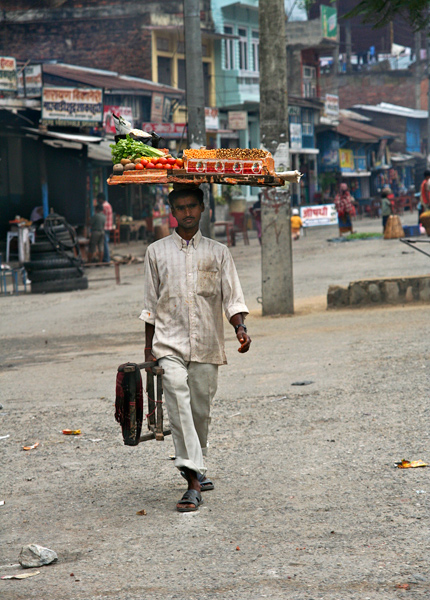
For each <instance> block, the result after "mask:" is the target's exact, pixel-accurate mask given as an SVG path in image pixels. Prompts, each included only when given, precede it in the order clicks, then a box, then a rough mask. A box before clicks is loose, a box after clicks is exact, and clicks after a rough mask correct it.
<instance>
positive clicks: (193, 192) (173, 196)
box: [169, 187, 204, 208]
mask: <svg viewBox="0 0 430 600" xmlns="http://www.w3.org/2000/svg"><path fill="white" fill-rule="evenodd" d="M190 196H191V197H192V198H195V199H196V200H198V201H199V202H200V204H204V201H203V191H202V190H201V189H200V188H198V187H192V188H182V189H180V190H173V192H170V194H169V204H170V206H171V207H172V208H174V203H175V200H179V198H189V197H190Z"/></svg>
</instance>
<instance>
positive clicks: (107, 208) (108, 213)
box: [97, 192, 114, 262]
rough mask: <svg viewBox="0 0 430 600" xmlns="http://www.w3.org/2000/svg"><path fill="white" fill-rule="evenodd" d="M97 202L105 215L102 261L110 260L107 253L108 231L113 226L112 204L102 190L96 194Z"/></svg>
mask: <svg viewBox="0 0 430 600" xmlns="http://www.w3.org/2000/svg"><path fill="white" fill-rule="evenodd" d="M97 204H101V206H102V208H103V214H104V216H105V217H106V222H105V232H104V235H105V238H104V248H103V262H110V254H109V240H110V232H111V230H112V229H113V228H114V227H113V211H112V206H111V205H110V204H109V202H108V201H107V200H106V196H105V195H104V194H103V192H100V193H98V194H97Z"/></svg>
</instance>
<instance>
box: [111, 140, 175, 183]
mask: <svg viewBox="0 0 430 600" xmlns="http://www.w3.org/2000/svg"><path fill="white" fill-rule="evenodd" d="M110 147H111V148H112V161H113V162H114V166H113V173H114V175H122V173H123V172H124V171H135V170H136V171H142V170H144V169H149V170H151V169H165V170H169V169H181V168H183V164H184V163H183V161H182V160H180V159H176V158H174V157H173V156H171V155H170V154H169V153H168V150H166V149H164V150H163V149H158V148H152V147H151V146H147V145H146V144H144V143H143V142H139V141H136V140H133V139H132V138H131V137H130V136H129V135H127V137H126V138H125V139H122V140H118V142H117V143H116V144H111V146H110Z"/></svg>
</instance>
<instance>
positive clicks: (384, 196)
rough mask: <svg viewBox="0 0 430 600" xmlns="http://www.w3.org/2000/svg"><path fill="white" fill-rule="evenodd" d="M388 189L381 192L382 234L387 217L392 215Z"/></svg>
mask: <svg viewBox="0 0 430 600" xmlns="http://www.w3.org/2000/svg"><path fill="white" fill-rule="evenodd" d="M390 192H391V190H390V189H386V188H384V189H383V190H382V192H381V215H382V232H384V231H385V227H386V225H387V221H388V217H389V216H390V215H392V214H393V205H392V204H391V200H390V198H389V196H390Z"/></svg>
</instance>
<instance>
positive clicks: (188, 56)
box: [184, 0, 210, 237]
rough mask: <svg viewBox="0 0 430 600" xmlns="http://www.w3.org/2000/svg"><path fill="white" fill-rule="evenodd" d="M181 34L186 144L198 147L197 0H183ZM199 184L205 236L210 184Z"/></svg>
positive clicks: (201, 128) (201, 123)
mask: <svg viewBox="0 0 430 600" xmlns="http://www.w3.org/2000/svg"><path fill="white" fill-rule="evenodd" d="M184 34H185V35H184V37H185V65H186V77H185V81H186V91H187V115H188V147H189V148H200V147H201V146H206V125H205V94H204V84H203V61H202V34H201V30H200V2H199V0H184ZM201 187H202V189H203V193H204V201H205V211H204V213H203V215H202V218H201V221H200V229H201V231H202V234H203V235H204V236H205V237H210V215H209V208H210V207H209V186H208V185H207V184H205V185H202V186H201Z"/></svg>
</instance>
